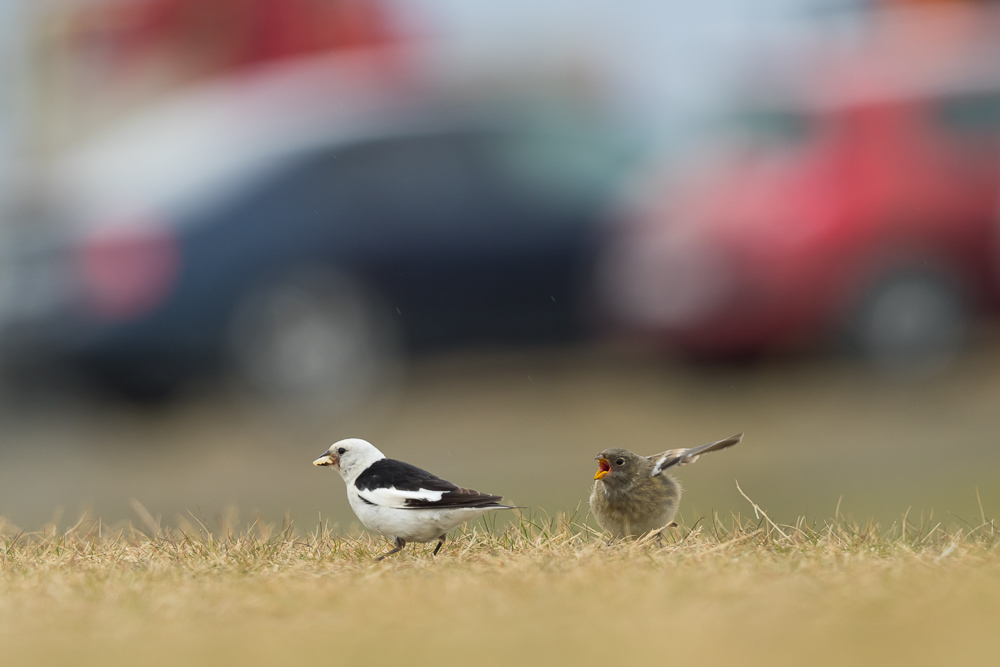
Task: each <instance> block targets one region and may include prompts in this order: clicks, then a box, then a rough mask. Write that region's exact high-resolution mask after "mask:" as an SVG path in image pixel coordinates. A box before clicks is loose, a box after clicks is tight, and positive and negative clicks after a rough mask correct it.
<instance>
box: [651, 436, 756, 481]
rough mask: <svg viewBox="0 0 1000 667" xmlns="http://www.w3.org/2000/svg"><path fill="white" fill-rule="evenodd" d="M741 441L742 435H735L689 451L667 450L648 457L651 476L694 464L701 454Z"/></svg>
mask: <svg viewBox="0 0 1000 667" xmlns="http://www.w3.org/2000/svg"><path fill="white" fill-rule="evenodd" d="M741 440H743V434H742V433H737V434H736V435H731V436H729V437H728V438H724V439H722V440H716V441H715V442H710V443H708V444H707V445H701V446H699V447H691V448H690V449H668V450H667V451H665V452H663V453H662V454H656V455H655V456H650V457H649V459H650V460H651V461H652V462H653V473H652V476H653V477H655V476H656V475H659V474H660V473H661V472H663V471H664V470H666V469H667V468H674V467H676V466H682V465H684V464H685V463H694V462H695V461H697V460H698V456H700V455H701V454H707V453H709V452H717V451H719V450H720V449H725V448H726V447H732V446H733V445H738V444H739V443H740V441H741Z"/></svg>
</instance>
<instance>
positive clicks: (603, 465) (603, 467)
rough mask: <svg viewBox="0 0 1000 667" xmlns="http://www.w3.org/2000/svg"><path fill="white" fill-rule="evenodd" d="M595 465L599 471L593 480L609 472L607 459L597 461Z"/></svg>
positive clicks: (609, 466) (609, 467) (609, 465)
mask: <svg viewBox="0 0 1000 667" xmlns="http://www.w3.org/2000/svg"><path fill="white" fill-rule="evenodd" d="M597 465H598V467H599V470H598V471H597V474H596V475H594V479H600V478H602V477H604V476H605V475H607V474H608V473H609V472H611V464H610V463H608V460H607V459H597Z"/></svg>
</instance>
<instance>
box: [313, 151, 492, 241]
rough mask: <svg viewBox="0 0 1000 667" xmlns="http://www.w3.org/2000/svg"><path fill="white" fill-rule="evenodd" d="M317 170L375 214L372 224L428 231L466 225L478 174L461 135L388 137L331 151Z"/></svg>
mask: <svg viewBox="0 0 1000 667" xmlns="http://www.w3.org/2000/svg"><path fill="white" fill-rule="evenodd" d="M319 162H321V163H322V165H323V166H322V168H321V169H320V171H322V172H323V173H324V175H325V176H324V177H325V178H327V179H329V180H328V182H329V183H337V184H338V186H339V188H338V190H339V192H340V193H343V195H344V196H347V197H349V199H350V200H351V201H352V202H354V204H355V205H357V206H360V207H361V208H360V211H361V212H363V214H365V215H370V216H373V217H371V218H370V223H371V224H373V225H380V224H381V225H392V226H396V225H404V226H405V225H409V224H420V225H423V226H424V227H427V228H433V227H436V226H441V225H445V226H449V225H459V224H465V223H467V222H470V221H469V220H467V215H468V212H469V210H470V209H471V208H474V207H475V199H476V196H477V183H476V180H477V178H476V174H475V173H474V172H473V171H472V170H471V169H470V160H469V158H468V150H467V148H466V146H465V142H464V141H463V139H462V138H461V137H456V136H447V135H433V134H429V135H419V136H408V137H391V138H387V139H379V140H373V141H368V142H363V143H359V144H355V145H352V146H346V147H342V148H338V149H336V150H332V151H329V152H327V153H325V154H324V155H323V156H321V157H320V159H319Z"/></svg>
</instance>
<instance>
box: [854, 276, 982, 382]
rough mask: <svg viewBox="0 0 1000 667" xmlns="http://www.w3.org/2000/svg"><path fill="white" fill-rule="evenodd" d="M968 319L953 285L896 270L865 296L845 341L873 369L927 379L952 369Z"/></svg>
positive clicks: (942, 279)
mask: <svg viewBox="0 0 1000 667" xmlns="http://www.w3.org/2000/svg"><path fill="white" fill-rule="evenodd" d="M969 320H970V313H969V308H968V305H967V303H966V299H965V295H964V293H963V291H962V290H961V288H960V286H959V285H958V284H957V283H956V282H955V281H953V280H951V279H949V278H947V277H945V276H943V275H940V274H938V273H933V272H928V271H924V270H912V271H900V272H896V273H893V274H891V275H889V276H886V277H885V278H883V279H881V280H879V281H877V282H876V283H875V284H874V285H873V286H872V287H871V288H870V289H869V290H868V291H867V292H866V293H865V295H864V296H863V297H862V299H861V300H860V303H859V305H858V307H857V308H856V310H855V313H854V315H853V317H852V318H851V321H850V325H849V329H848V338H849V342H850V343H851V345H852V347H853V348H854V349H855V350H856V351H857V352H858V353H859V354H860V356H861V357H862V358H863V359H865V360H866V361H868V362H870V363H872V364H874V365H876V366H878V367H881V368H883V369H885V370H888V371H890V372H900V373H904V374H917V375H930V374H934V373H937V372H941V371H943V370H945V369H946V368H947V367H949V366H950V365H951V364H952V362H953V361H954V359H955V357H956V356H957V355H958V353H959V351H960V350H961V348H962V345H963V344H964V342H965V338H966V335H967V333H968V329H969Z"/></svg>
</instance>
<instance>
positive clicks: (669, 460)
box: [649, 449, 698, 477]
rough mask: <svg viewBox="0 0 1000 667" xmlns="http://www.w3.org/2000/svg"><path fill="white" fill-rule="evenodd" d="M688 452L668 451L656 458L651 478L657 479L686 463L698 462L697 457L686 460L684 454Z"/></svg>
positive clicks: (682, 450) (683, 450)
mask: <svg viewBox="0 0 1000 667" xmlns="http://www.w3.org/2000/svg"><path fill="white" fill-rule="evenodd" d="M687 451H688V450H687V449H668V450H667V451H665V452H663V453H662V454H660V455H659V456H658V457H657V458H656V461H655V462H654V464H653V472H652V473H651V474H650V475H649V476H650V477H656V476H657V475H659V474H660V473H661V472H663V471H664V470H666V469H667V468H673V467H674V466H682V465H684V464H685V463H694V462H695V461H697V460H698V456H697V455H695V456H692V457H690V458H684V454H685V453H686V452H687Z"/></svg>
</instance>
